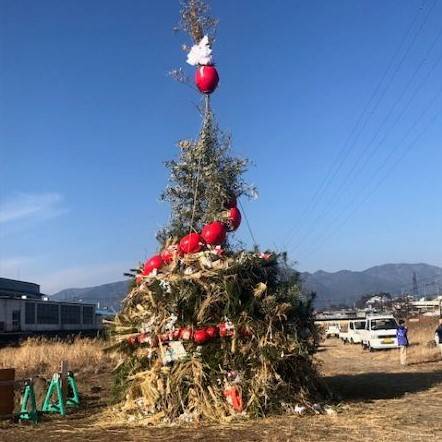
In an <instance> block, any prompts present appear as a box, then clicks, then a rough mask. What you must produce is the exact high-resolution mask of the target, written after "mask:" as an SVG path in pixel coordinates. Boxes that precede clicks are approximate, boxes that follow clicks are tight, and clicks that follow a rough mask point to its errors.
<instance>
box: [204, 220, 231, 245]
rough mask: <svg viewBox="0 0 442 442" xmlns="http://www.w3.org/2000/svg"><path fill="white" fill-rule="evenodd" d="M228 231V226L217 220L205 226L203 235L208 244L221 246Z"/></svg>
mask: <svg viewBox="0 0 442 442" xmlns="http://www.w3.org/2000/svg"><path fill="white" fill-rule="evenodd" d="M226 233H227V231H226V226H225V225H224V224H223V223H221V222H219V221H215V222H214V223H210V224H206V225H205V226H204V227H203V230H202V232H201V237H202V238H203V239H204V241H206V243H207V244H210V245H211V246H219V245H221V244H222V243H223V242H224V241H225V240H226Z"/></svg>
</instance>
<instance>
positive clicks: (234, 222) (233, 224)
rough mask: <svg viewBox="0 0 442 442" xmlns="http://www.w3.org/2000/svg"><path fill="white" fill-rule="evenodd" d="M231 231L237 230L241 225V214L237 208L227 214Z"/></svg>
mask: <svg viewBox="0 0 442 442" xmlns="http://www.w3.org/2000/svg"><path fill="white" fill-rule="evenodd" d="M227 219H228V226H229V230H231V231H232V230H236V229H237V228H238V227H239V225H240V224H241V212H240V211H239V209H238V208H237V207H232V208H231V209H230V210H229V211H228V214H227Z"/></svg>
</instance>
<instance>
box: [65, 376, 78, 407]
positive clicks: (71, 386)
mask: <svg viewBox="0 0 442 442" xmlns="http://www.w3.org/2000/svg"><path fill="white" fill-rule="evenodd" d="M67 382H68V397H67V398H66V405H67V406H69V407H79V406H80V394H79V393H78V386H77V381H76V380H75V376H74V373H72V371H69V372H68V376H67Z"/></svg>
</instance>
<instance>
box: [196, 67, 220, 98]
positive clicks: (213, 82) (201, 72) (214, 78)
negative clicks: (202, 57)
mask: <svg viewBox="0 0 442 442" xmlns="http://www.w3.org/2000/svg"><path fill="white" fill-rule="evenodd" d="M218 81H219V76H218V71H217V70H216V68H215V66H212V65H210V66H198V68H197V69H196V71H195V84H196V86H197V88H198V89H199V90H200V92H202V93H203V94H211V93H212V92H213V91H214V90H215V89H216V87H217V86H218Z"/></svg>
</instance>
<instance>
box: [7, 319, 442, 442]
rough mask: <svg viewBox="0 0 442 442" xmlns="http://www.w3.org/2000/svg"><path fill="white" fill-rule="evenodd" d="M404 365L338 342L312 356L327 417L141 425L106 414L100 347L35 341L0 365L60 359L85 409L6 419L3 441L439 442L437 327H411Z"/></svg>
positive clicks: (28, 370)
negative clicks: (332, 400)
mask: <svg viewBox="0 0 442 442" xmlns="http://www.w3.org/2000/svg"><path fill="white" fill-rule="evenodd" d="M409 328H410V341H411V344H412V345H411V346H410V348H409V358H408V359H409V364H408V365H407V366H406V367H401V366H400V365H399V355H398V352H397V351H395V350H392V351H379V352H373V353H370V352H368V351H363V350H362V349H361V348H360V346H358V345H354V346H351V345H344V344H342V343H341V342H339V341H338V340H337V339H331V340H328V341H326V342H324V344H323V346H322V347H321V348H320V351H319V352H318V354H317V360H318V364H320V367H321V372H322V374H323V377H324V380H325V382H326V383H327V384H328V385H329V387H330V388H331V389H332V390H333V391H334V392H335V393H336V394H337V397H338V401H337V403H336V404H335V406H334V409H335V410H336V413H333V414H331V415H309V416H302V417H299V416H282V417H273V418H268V419H263V420H259V421H256V420H255V421H240V422H232V423H231V424H229V425H223V426H195V425H192V426H189V427H185V428H183V427H181V428H178V427H162V428H152V427H140V426H137V425H136V424H135V423H129V424H128V423H125V422H121V421H118V420H116V419H114V417H113V415H112V414H111V413H110V412H109V410H110V408H109V407H108V402H109V398H110V385H111V367H112V361H110V360H109V358H108V357H107V356H104V355H103V354H102V353H101V346H102V344H101V343H100V342H99V341H94V340H86V339H84V340H81V339H78V340H76V341H74V342H73V343H70V344H69V343H62V342H47V341H44V340H43V341H41V340H36V341H35V340H34V341H30V342H27V343H25V344H24V345H22V346H20V347H16V348H11V347H9V348H4V349H1V350H0V366H3V367H5V366H13V365H15V367H16V368H17V370H18V376H22V375H23V376H24V375H26V376H29V375H32V374H41V375H43V376H45V377H49V376H50V374H51V373H52V372H53V371H54V370H55V369H56V368H57V366H58V363H59V360H60V359H64V360H68V361H69V362H70V364H71V367H72V368H73V370H74V371H75V372H76V373H77V379H78V381H79V386H80V392H81V394H82V400H83V402H82V403H83V406H82V408H81V409H80V410H76V411H74V412H72V413H71V414H70V415H69V416H67V417H65V418H59V417H45V418H44V419H43V421H42V422H41V423H40V424H38V425H37V426H34V427H33V426H31V425H27V424H17V423H11V422H8V421H4V422H3V423H0V441H2V442H3V441H5V442H6V441H8V442H19V441H20V442H21V441H23V442H26V441H32V442H39V441H64V440H66V441H91V442H92V441H107V440H109V439H118V440H119V442H123V441H146V440H165V441H166V440H167V441H172V440H183V439H184V440H185V439H187V440H201V441H202V440H208V441H218V440H219V441H232V440H250V441H358V442H361V441H373V440H376V441H377V442H378V441H395V440H402V441H427V440H441V439H442V419H441V418H440V410H441V409H442V362H440V355H439V353H438V352H437V349H436V348H435V347H434V346H431V345H428V343H429V342H430V341H431V340H432V338H433V331H434V328H435V322H434V321H430V320H428V321H423V322H420V323H410V324H409Z"/></svg>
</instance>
